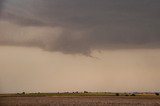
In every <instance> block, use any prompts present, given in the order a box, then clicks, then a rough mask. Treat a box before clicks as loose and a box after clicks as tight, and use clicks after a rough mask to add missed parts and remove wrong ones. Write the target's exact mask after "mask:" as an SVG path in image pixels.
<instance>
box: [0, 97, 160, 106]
mask: <svg viewBox="0 0 160 106" xmlns="http://www.w3.org/2000/svg"><path fill="white" fill-rule="evenodd" d="M0 106H160V97H138V96H137V97H129V96H128V97H121V96H119V97H116V96H114V97H112V96H108V97H0Z"/></svg>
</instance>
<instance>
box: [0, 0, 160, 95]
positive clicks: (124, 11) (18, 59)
mask: <svg viewBox="0 0 160 106" xmlns="http://www.w3.org/2000/svg"><path fill="white" fill-rule="evenodd" d="M159 5H160V1H159V0H100V1H99V0H1V1H0V73H1V74H0V93H10V92H11V93H12V92H23V91H25V92H64V91H84V90H87V91H110V92H132V91H153V92H154V91H159V90H160V89H159V88H160V78H159V77H158V76H159V75H160V71H159V70H160V65H159V64H160V30H159V28H160V14H159V11H160V7H159Z"/></svg>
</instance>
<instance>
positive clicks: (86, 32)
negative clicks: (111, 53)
mask: <svg viewBox="0 0 160 106" xmlns="http://www.w3.org/2000/svg"><path fill="white" fill-rule="evenodd" d="M159 5H160V1H159V0H5V4H4V8H3V11H2V12H3V13H2V14H3V16H2V17H1V19H3V20H7V21H10V22H13V23H15V24H18V25H20V26H22V27H28V26H33V27H42V26H46V27H53V28H55V27H61V28H62V29H63V32H62V33H61V34H59V35H58V37H57V38H55V37H52V36H53V35H46V37H48V38H49V41H48V40H47V41H45V40H46V39H41V40H38V42H37V43H38V44H37V45H36V44H35V43H34V40H30V41H28V43H31V41H32V43H33V44H34V45H33V46H39V45H41V46H39V47H41V48H43V49H45V50H49V51H60V52H63V53H71V54H73V53H74V54H75V53H82V54H90V52H91V51H92V50H105V49H122V48H123V49H127V48H159V47H160V43H159V42H160V30H159V29H160V14H159V12H160V6H159ZM37 39H39V38H37ZM52 39H53V40H52ZM4 42H5V41H4ZM8 42H10V43H11V44H12V41H11V40H9V41H8ZM44 42H45V43H44ZM32 43H31V44H32ZM14 44H16V45H17V44H18V45H22V46H23V45H27V42H25V43H24V44H23V42H21V43H20V44H19V43H18V42H16V41H15V42H14V43H13V45H14ZM46 47H47V48H46Z"/></svg>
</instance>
